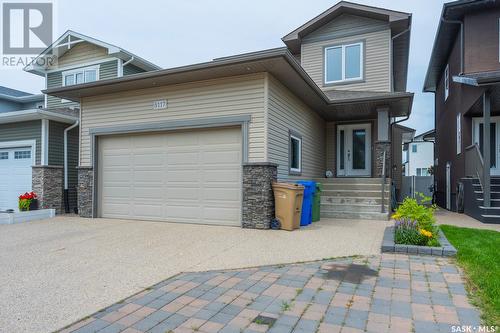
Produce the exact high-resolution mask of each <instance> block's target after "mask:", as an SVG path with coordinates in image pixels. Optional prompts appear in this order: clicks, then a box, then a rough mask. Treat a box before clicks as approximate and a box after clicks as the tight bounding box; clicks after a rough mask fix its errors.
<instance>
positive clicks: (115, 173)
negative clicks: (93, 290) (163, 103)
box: [97, 126, 243, 226]
mask: <svg viewBox="0 0 500 333" xmlns="http://www.w3.org/2000/svg"><path fill="white" fill-rule="evenodd" d="M242 146H243V145H242V130H241V126H239V127H225V128H210V129H193V130H183V131H168V132H154V133H142V134H123V135H104V136H99V137H98V140H97V150H98V159H97V167H98V169H97V170H98V175H97V179H98V184H97V187H98V191H97V210H98V213H97V215H98V216H100V217H105V218H122V219H137V220H154V221H166V222H181V223H198V224H217V225H235V226H241V196H242V195H241V191H242V190H241V184H242V181H241V173H242V172H241V168H242V156H243V153H242Z"/></svg>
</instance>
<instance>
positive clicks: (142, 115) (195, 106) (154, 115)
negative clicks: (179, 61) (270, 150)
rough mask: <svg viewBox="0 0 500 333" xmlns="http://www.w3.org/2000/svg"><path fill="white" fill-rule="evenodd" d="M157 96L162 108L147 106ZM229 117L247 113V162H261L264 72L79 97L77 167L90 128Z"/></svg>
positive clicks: (84, 159) (87, 159) (86, 159)
mask: <svg viewBox="0 0 500 333" xmlns="http://www.w3.org/2000/svg"><path fill="white" fill-rule="evenodd" d="M158 99H167V100H168V108H167V109H165V110H153V108H152V103H153V101H155V100H158ZM234 115H251V121H250V124H249V147H248V151H249V161H250V162H262V161H264V160H265V157H264V74H253V75H245V76H236V77H230V78H223V79H216V80H207V81H200V82H194V83H188V84H179V85H172V86H165V87H158V88H150V89H141V90H136V91H127V92H123V93H116V94H109V95H102V96H96V97H89V98H84V99H82V114H81V144H80V165H82V166H90V165H91V162H92V161H91V147H90V141H91V138H90V135H89V130H90V129H91V128H98V127H112V126H122V125H131V124H140V123H144V124H148V123H155V122H161V121H173V120H189V119H197V118H209V117H222V116H234Z"/></svg>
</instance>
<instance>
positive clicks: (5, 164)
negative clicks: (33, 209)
mask: <svg viewBox="0 0 500 333" xmlns="http://www.w3.org/2000/svg"><path fill="white" fill-rule="evenodd" d="M43 106H44V96H43V95H42V94H38V95H34V94H30V93H27V92H24V91H19V90H15V89H11V88H8V87H2V86H0V210H5V209H9V208H11V209H17V196H18V195H19V194H21V193H24V192H27V191H31V166H32V165H33V164H34V158H35V149H36V143H35V140H36V139H37V138H39V136H38V135H37V133H36V131H31V130H32V129H33V125H34V124H33V122H28V123H27V126H21V127H18V128H16V126H15V125H13V124H12V122H11V121H9V118H10V117H9V116H10V115H11V114H13V112H12V111H19V110H23V116H24V117H30V115H33V114H36V113H37V112H39V109H40V108H43ZM14 121H15V120H14Z"/></svg>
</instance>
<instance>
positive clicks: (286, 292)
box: [64, 254, 479, 333]
mask: <svg viewBox="0 0 500 333" xmlns="http://www.w3.org/2000/svg"><path fill="white" fill-rule="evenodd" d="M452 325H471V326H477V325H479V313H478V311H477V310H476V309H474V308H473V307H472V306H471V305H470V304H469V302H468V301H467V297H466V295H465V289H464V286H463V284H462V279H461V275H460V273H459V271H458V270H457V268H456V267H455V266H454V265H453V264H452V261H451V260H450V259H447V258H436V257H422V256H408V255H403V254H401V255H397V254H383V255H379V256H371V257H363V258H355V259H353V258H344V259H336V260H328V261H320V262H310V263H303V264H292V265H279V266H267V267H259V268H250V269H243V270H230V271H212V272H203V273H184V274H181V275H180V276H177V277H175V278H172V279H169V280H166V281H163V282H161V283H159V284H157V285H155V286H153V287H152V288H151V289H148V290H145V291H144V292H142V293H139V294H137V295H135V296H133V297H130V298H128V299H126V300H125V301H124V302H121V303H117V304H115V305H113V306H111V307H109V308H107V309H104V310H103V311H100V312H98V313H96V314H94V315H93V316H92V317H90V318H88V319H86V320H84V321H81V322H79V323H76V324H74V325H72V326H70V327H68V328H67V329H65V330H64V332H65V333H69V332H73V333H84V332H94V331H97V332H103V333H104V332H119V331H122V330H126V331H125V332H135V333H137V332H151V333H165V332H171V331H173V332H186V333H187V332H201V333H212V332H220V333H230V332H234V333H238V332H245V333H254V332H269V333H290V332H294V333H315V332H319V333H334V332H340V331H342V332H360V333H361V332H365V331H367V332H377V333H380V332H415V333H433V332H452V329H451V326H452Z"/></svg>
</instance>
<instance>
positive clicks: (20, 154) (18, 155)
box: [14, 150, 31, 160]
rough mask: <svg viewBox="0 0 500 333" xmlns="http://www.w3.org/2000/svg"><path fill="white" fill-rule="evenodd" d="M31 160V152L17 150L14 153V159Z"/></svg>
mask: <svg viewBox="0 0 500 333" xmlns="http://www.w3.org/2000/svg"><path fill="white" fill-rule="evenodd" d="M25 158H31V150H17V151H15V152H14V159H16V160H21V159H25Z"/></svg>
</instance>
